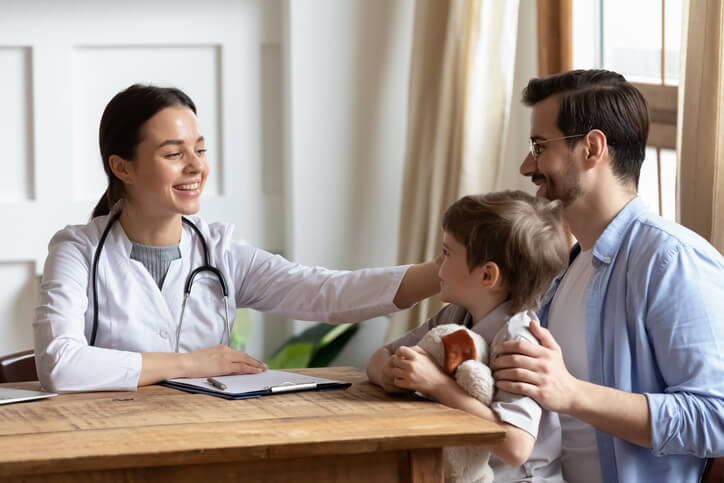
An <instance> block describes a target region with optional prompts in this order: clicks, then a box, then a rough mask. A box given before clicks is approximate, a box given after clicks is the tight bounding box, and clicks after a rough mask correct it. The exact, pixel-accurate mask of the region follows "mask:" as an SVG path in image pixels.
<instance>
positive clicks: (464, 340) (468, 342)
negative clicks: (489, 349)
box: [440, 329, 477, 375]
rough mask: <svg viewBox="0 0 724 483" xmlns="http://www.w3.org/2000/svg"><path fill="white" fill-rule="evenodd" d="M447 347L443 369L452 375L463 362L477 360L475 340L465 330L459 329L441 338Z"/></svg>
mask: <svg viewBox="0 0 724 483" xmlns="http://www.w3.org/2000/svg"><path fill="white" fill-rule="evenodd" d="M440 340H442V344H443V346H444V347H445V364H444V367H443V369H445V371H446V372H447V373H448V374H450V375H452V374H453V373H454V372H455V369H457V368H458V366H459V365H460V364H462V363H463V362H465V361H467V360H469V359H473V360H477V351H476V349H475V341H473V338H472V337H470V334H468V333H467V331H465V330H462V329H461V330H458V331H455V332H453V333H452V334H448V335H445V336H443V337H441V338H440Z"/></svg>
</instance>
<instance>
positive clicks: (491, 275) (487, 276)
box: [480, 262, 502, 288]
mask: <svg viewBox="0 0 724 483" xmlns="http://www.w3.org/2000/svg"><path fill="white" fill-rule="evenodd" d="M480 272H481V273H480V277H481V278H480V284H481V285H482V286H484V287H486V288H493V287H495V286H496V285H498V284H499V283H500V282H501V281H502V280H501V276H500V267H498V264H497V263H495V262H485V264H484V265H483V266H482V267H480Z"/></svg>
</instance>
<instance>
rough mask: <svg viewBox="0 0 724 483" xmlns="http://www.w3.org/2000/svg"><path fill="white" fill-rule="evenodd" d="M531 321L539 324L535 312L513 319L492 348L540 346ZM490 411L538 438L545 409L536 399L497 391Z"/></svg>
mask: <svg viewBox="0 0 724 483" xmlns="http://www.w3.org/2000/svg"><path fill="white" fill-rule="evenodd" d="M531 320H535V321H536V322H538V318H537V317H536V316H535V314H534V313H533V312H521V313H518V314H516V315H514V316H513V317H511V319H510V320H509V321H508V323H507V324H506V325H505V326H503V327H502V328H501V329H500V331H498V333H497V334H496V335H495V338H494V339H493V342H492V343H491V344H490V345H491V347H492V346H494V345H497V344H500V343H501V342H504V341H506V340H526V341H528V342H532V343H534V344H540V342H538V339H536V338H535V336H533V334H531V332H530V330H528V325H529V324H530V321H531ZM497 356H498V354H496V353H493V354H492V357H491V358H490V362H491V363H492V361H493V359H495V358H496V357H497ZM490 409H491V410H493V411H494V412H495V413H496V414H497V415H498V417H499V418H500V419H501V421H503V422H506V423H508V424H511V425H513V426H515V427H517V428H520V429H522V430H523V431H526V432H527V433H530V435H531V436H533V437H534V438H538V428H539V426H540V420H541V416H542V414H543V409H542V408H541V407H540V406H539V405H538V403H537V402H535V400H534V399H532V398H530V397H527V396H521V395H519V394H513V393H510V392H506V391H501V390H497V391H495V394H494V395H493V401H492V403H491V404H490Z"/></svg>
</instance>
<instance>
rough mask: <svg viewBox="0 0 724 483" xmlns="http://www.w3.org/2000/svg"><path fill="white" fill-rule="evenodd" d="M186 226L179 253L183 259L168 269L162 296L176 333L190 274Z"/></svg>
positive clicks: (177, 260) (175, 261)
mask: <svg viewBox="0 0 724 483" xmlns="http://www.w3.org/2000/svg"><path fill="white" fill-rule="evenodd" d="M190 236H191V235H190V234H189V233H188V231H187V228H186V226H183V228H182V230H181V241H180V243H179V251H180V252H181V258H178V259H176V260H173V261H172V262H171V265H169V267H168V272H166V279H165V280H164V282H163V286H162V287H161V294H162V295H163V299H164V303H165V304H166V309H167V311H168V313H169V317H171V320H172V321H173V324H174V331H175V330H176V326H177V325H178V323H179V320H180V318H181V306H182V305H183V296H184V285H185V284H186V277H187V276H188V274H189V273H190V271H191V269H190V262H191V261H190V258H191V256H190V249H189V246H190V244H191V241H190V240H189V237H190ZM174 333H175V332H174Z"/></svg>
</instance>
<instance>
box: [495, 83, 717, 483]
mask: <svg viewBox="0 0 724 483" xmlns="http://www.w3.org/2000/svg"><path fill="white" fill-rule="evenodd" d="M523 102H524V103H525V104H527V105H529V106H532V107H533V112H532V116H531V138H530V154H529V155H528V156H526V158H525V160H524V161H523V163H522V165H521V167H520V171H521V173H522V174H523V175H525V176H530V177H531V180H532V181H533V183H535V184H536V185H537V186H539V188H538V192H537V195H538V196H542V197H545V198H548V199H559V200H561V201H562V202H563V203H564V206H565V218H566V221H567V222H568V224H569V225H570V228H571V231H572V233H573V235H574V236H575V237H576V239H577V241H578V244H577V245H576V246H575V247H574V249H573V250H572V252H571V264H570V266H569V268H568V269H567V270H566V272H565V273H564V274H562V275H561V276H560V277H559V278H558V279H556V280H555V281H554V283H553V285H552V287H551V289H550V291H549V293H548V295H547V297H546V299H544V303H543V306H542V307H541V309H540V314H539V315H540V320H541V324H542V325H543V326H544V327H547V329H546V328H541V327H538V326H535V325H534V324H533V325H532V326H531V331H532V332H533V333H534V334H535V335H536V337H537V338H538V339H539V340H540V341H541V345H540V346H538V345H534V344H531V343H527V342H525V341H508V342H505V343H503V344H501V345H500V346H499V347H496V348H495V350H496V351H497V352H499V353H506V354H507V355H504V356H501V357H499V358H498V359H496V360H495V361H494V362H493V368H494V369H495V373H494V375H495V377H496V380H497V383H496V384H497V386H498V387H499V388H500V389H502V390H505V391H508V392H513V393H517V394H521V395H525V396H530V397H532V398H534V399H535V400H536V401H537V402H538V403H539V404H540V405H541V406H543V407H544V408H546V409H550V410H554V411H558V412H559V413H560V417H561V427H562V436H563V452H562V462H563V472H564V477H566V479H567V480H568V481H571V482H577V481H586V482H596V481H606V482H610V481H621V482H627V483H628V482H641V481H676V482H695V481H697V480H698V478H699V477H700V475H701V472H702V470H703V468H704V465H705V462H706V458H711V457H718V456H722V455H724V259H723V258H722V256H721V255H720V254H719V253H718V252H717V250H716V249H714V248H713V247H712V246H711V245H710V244H709V243H707V242H706V241H705V240H704V239H702V238H701V237H699V236H698V235H696V234H694V233H693V232H691V231H689V230H687V229H686V228H684V227H682V226H681V225H678V224H675V223H672V222H668V221H666V220H663V219H662V218H660V217H659V216H657V215H655V214H652V213H650V212H648V211H647V210H646V209H645V207H644V204H643V202H642V200H641V199H639V198H638V197H637V188H638V179H639V174H640V170H641V164H642V163H643V160H644V155H645V147H646V138H647V136H648V129H649V116H648V109H647V106H646V101H645V100H644V98H643V96H642V95H641V93H640V92H639V91H638V90H637V89H636V88H635V87H634V86H633V85H631V84H630V83H628V82H627V81H626V80H625V79H624V78H623V76H621V75H619V74H616V73H614V72H608V71H601V70H589V71H572V72H567V73H563V74H559V75H554V76H550V77H546V78H542V79H532V80H531V81H530V82H529V83H528V86H527V87H526V89H525V90H524V91H523Z"/></svg>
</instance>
